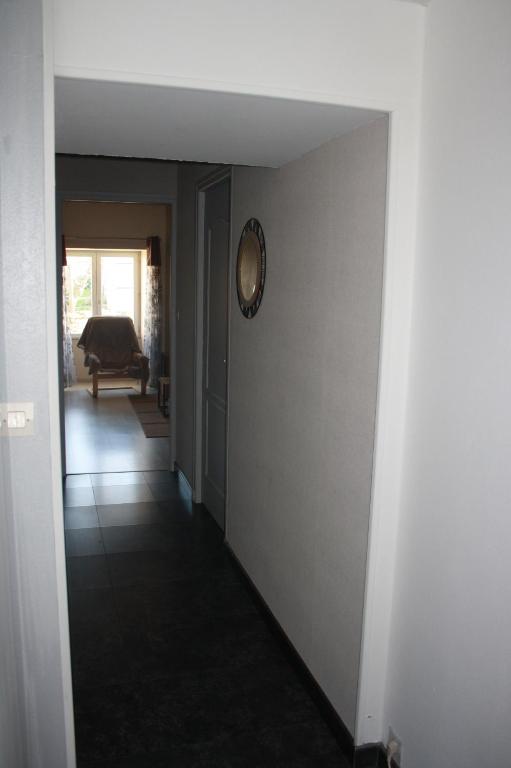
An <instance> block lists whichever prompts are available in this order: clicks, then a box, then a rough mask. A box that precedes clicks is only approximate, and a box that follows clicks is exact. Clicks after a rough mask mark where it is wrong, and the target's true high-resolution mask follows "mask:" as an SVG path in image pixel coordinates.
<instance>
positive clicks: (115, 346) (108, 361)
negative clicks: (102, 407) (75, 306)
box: [78, 317, 149, 397]
mask: <svg viewBox="0 0 511 768" xmlns="http://www.w3.org/2000/svg"><path fill="white" fill-rule="evenodd" d="M78 347H79V348H80V349H83V351H84V353H85V365H87V366H89V373H90V374H91V375H92V396H93V397H97V396H98V391H99V380H100V379H118V378H125V377H126V378H134V379H139V380H140V392H141V394H142V395H145V393H146V386H147V381H148V379H149V360H148V358H147V357H146V356H145V355H143V354H142V351H141V349H140V345H139V343H138V338H137V334H136V332H135V326H134V325H133V320H132V319H131V318H130V317H90V318H89V319H88V320H87V324H86V325H85V328H84V329H83V333H82V335H81V336H80V339H79V341H78Z"/></svg>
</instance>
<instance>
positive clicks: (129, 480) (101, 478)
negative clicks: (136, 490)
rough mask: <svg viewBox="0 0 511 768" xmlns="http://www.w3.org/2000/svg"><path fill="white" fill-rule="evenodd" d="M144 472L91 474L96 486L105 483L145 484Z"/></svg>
mask: <svg viewBox="0 0 511 768" xmlns="http://www.w3.org/2000/svg"><path fill="white" fill-rule="evenodd" d="M144 474H145V473H144V472H104V473H103V474H99V475H90V477H91V481H92V485H93V487H94V488H97V487H99V486H103V485H144V483H145V482H146V480H145V478H144Z"/></svg>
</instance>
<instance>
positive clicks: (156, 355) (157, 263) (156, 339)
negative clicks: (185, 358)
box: [143, 237, 161, 388]
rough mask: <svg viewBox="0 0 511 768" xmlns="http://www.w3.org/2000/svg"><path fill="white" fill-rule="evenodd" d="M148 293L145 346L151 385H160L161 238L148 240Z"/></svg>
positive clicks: (145, 316) (144, 335) (145, 315)
mask: <svg viewBox="0 0 511 768" xmlns="http://www.w3.org/2000/svg"><path fill="white" fill-rule="evenodd" d="M145 282H146V295H145V314H144V332H143V346H144V355H146V357H148V358H149V371H150V373H149V386H150V387H155V388H157V387H158V379H159V377H160V375H161V251H160V238H159V237H150V238H148V240H147V265H146V281H145Z"/></svg>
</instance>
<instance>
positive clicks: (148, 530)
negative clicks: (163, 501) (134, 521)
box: [102, 524, 179, 554]
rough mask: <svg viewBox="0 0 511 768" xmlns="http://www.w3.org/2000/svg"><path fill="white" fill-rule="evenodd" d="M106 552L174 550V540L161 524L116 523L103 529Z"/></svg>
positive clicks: (176, 544)
mask: <svg viewBox="0 0 511 768" xmlns="http://www.w3.org/2000/svg"><path fill="white" fill-rule="evenodd" d="M102 533H103V541H104V543H105V552H107V553H108V554H110V553H115V552H144V551H153V552H156V551H161V552H168V551H171V550H172V547H173V545H174V546H179V543H174V540H172V539H171V537H170V536H169V534H168V529H167V528H165V527H163V526H159V525H154V524H153V525H128V526H124V525H114V526H110V527H108V528H107V527H104V528H103V529H102Z"/></svg>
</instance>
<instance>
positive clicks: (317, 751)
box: [65, 472, 347, 768]
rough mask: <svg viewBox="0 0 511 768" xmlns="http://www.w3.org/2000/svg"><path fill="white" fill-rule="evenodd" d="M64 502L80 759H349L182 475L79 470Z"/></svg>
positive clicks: (142, 766)
mask: <svg viewBox="0 0 511 768" xmlns="http://www.w3.org/2000/svg"><path fill="white" fill-rule="evenodd" d="M65 500H66V508H65V526H66V550H67V565H68V588H69V612H70V632H71V655H72V665H73V689H74V705H75V721H76V745H77V753H78V767H79V768H100V767H101V768H171V767H174V766H175V767H176V768H192V767H193V768H195V767H196V766H197V767H199V766H201V767H202V766H208V768H215V767H216V766H226V767H229V766H233V768H234V767H236V768H244V766H247V767H248V766H251V767H252V766H261V768H263V767H266V766H282V767H284V766H289V768H291V766H293V768H301V767H302V766H303V768H305V766H310V767H312V766H318V768H321V766H323V767H324V768H326V767H327V766H328V768H330V767H332V768H333V767H334V766H337V767H338V768H346V765H347V764H346V763H345V762H344V759H343V756H342V754H341V752H340V750H339V748H338V746H337V744H336V742H335V740H334V739H333V737H332V735H331V733H330V731H329V729H328V728H327V726H326V725H325V724H324V722H323V720H322V719H321V716H320V714H319V712H318V710H317V709H316V706H315V704H314V703H313V702H312V700H311V699H310V697H309V695H308V693H307V690H306V689H305V687H304V686H303V684H302V682H301V680H300V679H299V678H298V677H297V674H296V672H295V671H294V668H293V667H292V666H291V664H290V663H289V662H288V659H287V657H286V654H285V651H284V649H283V648H282V647H281V645H280V643H279V641H278V640H277V639H276V638H275V636H274V635H273V634H272V633H271V631H270V630H269V628H268V626H267V625H266V623H265V620H264V618H263V617H262V616H261V615H260V613H259V609H258V607H257V605H256V603H255V602H254V601H253V599H252V596H251V594H250V592H249V590H248V588H247V587H246V585H245V582H244V581H243V579H242V577H241V576H240V574H239V572H238V570H237V567H236V566H235V565H234V564H233V562H232V560H231V558H230V556H229V555H228V553H227V551H226V549H225V547H224V545H223V541H222V538H223V537H222V533H221V531H220V530H219V529H218V527H217V526H216V524H215V523H214V522H213V520H212V519H211V518H210V516H209V515H208V513H207V512H206V511H205V510H204V509H203V508H202V507H200V506H197V505H194V504H192V502H191V499H190V496H189V493H188V490H187V487H186V485H185V484H183V483H182V482H180V481H179V479H178V477H177V476H175V475H173V474H170V473H166V472H157V473H154V472H145V473H136V472H127V473H123V474H122V476H121V475H118V474H115V473H114V474H103V475H81V476H79V477H78V476H74V477H69V478H68V480H67V483H66V490H65Z"/></svg>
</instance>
